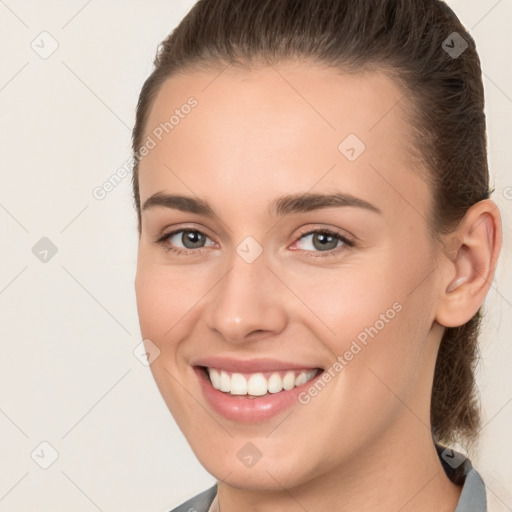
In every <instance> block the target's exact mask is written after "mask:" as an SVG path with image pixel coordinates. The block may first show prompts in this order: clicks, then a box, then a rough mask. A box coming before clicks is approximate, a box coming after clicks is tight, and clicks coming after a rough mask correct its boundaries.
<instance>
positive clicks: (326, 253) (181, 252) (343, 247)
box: [156, 228, 355, 258]
mask: <svg viewBox="0 0 512 512" xmlns="http://www.w3.org/2000/svg"><path fill="white" fill-rule="evenodd" d="M182 232H190V233H200V234H201V235H202V236H204V237H206V238H209V237H208V235H206V234H205V233H203V232H202V231H200V230H198V229H187V228H181V229H177V230H175V231H171V232H170V233H167V234H165V235H163V236H162V237H161V238H159V239H158V240H156V243H157V244H159V245H161V246H162V248H163V249H164V250H165V251H166V252H172V253H174V254H176V255H178V256H181V255H187V254H189V253H191V252H192V253H194V252H195V253H200V252H202V249H204V247H201V248H199V249H181V248H179V247H178V248H177V247H171V246H170V245H169V244H168V240H169V239H170V238H172V237H173V236H174V235H176V234H177V233H182ZM316 233H321V234H325V235H329V236H332V237H334V238H337V239H338V240H339V241H341V242H343V245H341V246H340V247H336V248H334V249H331V250H327V251H308V250H304V249H294V250H298V251H299V252H303V253H305V255H306V256H310V257H313V258H325V257H330V256H335V255H337V254H338V253H339V252H341V251H343V250H346V248H347V247H354V245H355V243H354V242H353V241H351V240H349V239H348V238H346V237H345V236H343V235H342V234H341V233H338V232H336V231H332V230H330V229H325V228H322V229H313V230H310V231H307V232H305V233H302V234H301V235H299V237H298V238H297V240H300V239H302V238H304V237H306V236H309V235H312V234H316ZM294 243H295V242H294ZM312 253H313V254H312Z"/></svg>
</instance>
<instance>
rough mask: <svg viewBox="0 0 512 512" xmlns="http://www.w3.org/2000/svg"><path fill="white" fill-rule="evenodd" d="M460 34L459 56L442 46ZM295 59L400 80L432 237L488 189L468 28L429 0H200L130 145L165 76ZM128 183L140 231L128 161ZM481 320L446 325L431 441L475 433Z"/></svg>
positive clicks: (173, 43)
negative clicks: (427, 190)
mask: <svg viewBox="0 0 512 512" xmlns="http://www.w3.org/2000/svg"><path fill="white" fill-rule="evenodd" d="M454 32H456V33H457V34H458V36H455V38H454V36H453V33H454ZM461 38H462V39H461ZM464 41H465V42H464ZM456 44H457V45H458V46H457V47H456V46H455V45H456ZM466 44H467V48H466V49H465V50H464V51H463V52H462V53H461V54H460V55H457V54H454V53H453V52H452V53H450V48H454V47H455V48H464V47H465V45H466ZM297 58H301V59H303V58H305V59H309V60H310V61H312V62H314V63H318V64H322V65H328V66H338V67H339V68H341V69H342V70H345V71H348V72H357V71H358V70H362V69H375V68H379V69H382V70H385V71H386V72H388V73H389V75H390V76H391V77H392V78H393V79H394V80H395V81H396V83H397V84H399V85H400V86H401V87H402V88H403V91H404V97H405V98H406V100H405V101H406V102H407V104H408V107H409V108H410V111H411V114H410V117H409V119H408V120H409V121H410V125H411V127H412V134H413V135H412V137H411V140H410V142H411V144H410V150H411V152H412V154H413V155H414V156H415V161H417V162H418V163H420V164H423V166H424V168H426V169H427V170H428V174H427V176H426V177H427V178H428V181H429V183H430V184H431V189H432V191H433V200H432V206H431V211H430V212H429V217H430V218H429V221H430V222H429V225H430V227H431V229H432V231H433V233H435V234H436V236H437V235H439V234H442V233H444V234H446V233H449V232H450V231H452V230H453V228H454V227H456V225H457V224H458V222H459V221H460V220H461V219H462V217H463V216H464V214H465V213H466V211H467V210H468V208H469V207H470V206H472V205H473V204H475V203H476V202H478V201H480V200H482V199H485V198H488V197H489V195H490V192H491V191H490V190H489V173H488V167H487V149H486V127H485V115H484V94H483V84H482V77H481V69H480V60H479V57H478V54H477V52H476V48H475V43H474V40H473V39H472V37H471V36H470V35H469V34H468V32H467V31H466V30H465V28H464V27H463V26H462V24H461V23H460V21H459V20H458V18H457V17H456V16H455V14H454V13H453V12H452V11H451V10H450V8H449V7H448V6H447V5H446V4H445V3H444V2H442V1H439V0H307V1H300V0H199V1H198V2H197V3H196V4H195V5H194V7H193V8H192V9H191V10H190V12H189V13H188V14H187V16H186V17H185V18H184V19H183V20H182V21H181V23H180V24H179V25H178V27H176V28H175V29H174V30H173V31H172V33H171V34H170V35H169V36H168V37H167V38H166V39H165V40H164V41H163V42H162V43H161V45H160V46H159V49H158V51H157V55H156V58H155V61H154V71H153V72H152V73H151V75H150V76H149V77H148V79H147V80H146V82H145V83H144V85H143V87H142V90H141V93H140V97H139V101H138V104H137V115H136V123H135V126H134V129H133V150H134V152H135V153H136V152H137V151H138V149H139V148H140V146H141V144H142V137H143V136H144V130H145V128H146V126H145V125H146V120H147V118H148V115H149V111H150V109H151V106H152V104H153V102H154V99H155V96H156V94H157V93H158V91H159V89H160V86H161V84H162V83H163V82H164V81H165V80H167V79H168V78H169V77H170V76H172V75H174V74H176V73H180V72H186V71H187V70H191V69H193V68H205V69H218V70H221V69H222V68H223V67H225V66H227V65H230V64H231V65H241V66H245V67H247V68H249V67H250V66H251V65H257V64H258V63H263V64H267V65H272V64H275V63H278V62H279V61H281V60H286V59H297ZM133 193H134V202H135V207H136V210H137V215H138V227H139V234H140V229H141V228H140V226H141V212H140V197H139V187H138V161H137V160H135V165H134V172H133ZM480 320H481V310H479V311H478V313H477V314H476V315H475V316H474V317H473V318H472V319H471V320H470V321H468V322H467V323H466V324H465V325H462V326H460V327H456V328H447V329H445V332H444V335H443V338H442V341H441V345H440V349H439V353H438V356H437V361H436V367H435V375H434V383H433V389H432V399H431V425H432V436H433V439H434V441H435V442H438V443H442V444H450V443H452V442H454V441H457V442H459V443H461V444H466V446H468V447H469V446H471V445H473V443H474V442H475V441H476V439H477V434H478V430H479V426H480V411H479V405H478V398H477V389H476V385H475V377H474V371H475V366H476V363H477V361H478V345H477V337H478V331H479V327H480Z"/></svg>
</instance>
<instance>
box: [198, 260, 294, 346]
mask: <svg viewBox="0 0 512 512" xmlns="http://www.w3.org/2000/svg"><path fill="white" fill-rule="evenodd" d="M230 263H231V266H230V269H229V271H228V272H227V274H226V275H225V276H224V277H223V278H222V279H221V281H220V282H219V283H218V284H217V285H216V286H215V288H214V289H213V290H212V292H211V293H210V294H209V297H210V300H209V302H208V305H207V307H206V311H205V318H206V324H207V326H208V328H209V329H211V330H214V331H216V332H217V333H218V334H219V335H220V336H221V337H222V338H223V340H224V341H227V342H229V343H232V344H240V343H244V342H247V341H249V340H256V339H261V338H266V337H268V336H272V335H276V334H279V333H280V332H281V331H282V330H284V328H285V326H286V322H287V313H286V306H285V304H286V297H285V295H286V289H285V287H284V286H283V285H282V283H281V282H280V281H279V279H277V278H276V276H275V275H274V273H273V272H272V271H271V270H269V268H268V267H267V264H266V260H265V258H264V255H263V254H262V255H261V256H260V257H258V258H257V259H256V260H255V261H253V262H252V263H247V262H246V261H244V260H243V259H242V258H241V257H239V256H238V254H236V253H235V254H234V255H233V258H232V259H231V261H230Z"/></svg>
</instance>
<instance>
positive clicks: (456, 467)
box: [171, 445, 487, 512]
mask: <svg viewBox="0 0 512 512" xmlns="http://www.w3.org/2000/svg"><path fill="white" fill-rule="evenodd" d="M436 450H437V454H438V455H439V459H440V461H441V464H442V465H443V468H444V470H445V472H446V474H447V475H448V478H449V479H450V480H451V481H452V482H453V483H455V484H457V485H462V486H463V487H462V493H461V495H460V498H459V502H458V504H457V508H456V509H455V511H454V512H487V502H486V495H485V485H484V483H483V481H482V478H481V477H480V475H479V474H478V473H477V471H476V470H475V469H474V468H473V466H472V464H471V461H470V460H469V459H468V458H466V457H464V456H463V455H462V454H460V453H458V452H455V451H453V450H450V449H447V448H444V447H441V446H439V445H436ZM216 494H217V484H215V485H214V486H213V487H210V489H207V490H206V491H204V492H202V493H201V494H198V495H197V496H195V497H194V498H192V499H190V500H188V501H187V502H185V503H183V504H182V505H180V506H179V507H177V508H175V509H173V510H171V512H208V509H209V508H210V506H211V504H212V503H213V500H214V499H215V496H216Z"/></svg>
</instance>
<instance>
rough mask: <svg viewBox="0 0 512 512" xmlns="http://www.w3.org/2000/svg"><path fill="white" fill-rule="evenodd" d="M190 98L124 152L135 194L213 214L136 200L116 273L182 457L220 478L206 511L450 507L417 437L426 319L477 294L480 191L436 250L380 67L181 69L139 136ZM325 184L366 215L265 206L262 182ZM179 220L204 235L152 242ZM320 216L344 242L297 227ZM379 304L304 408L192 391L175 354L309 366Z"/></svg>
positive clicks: (432, 330) (483, 275)
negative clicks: (133, 306)
mask: <svg viewBox="0 0 512 512" xmlns="http://www.w3.org/2000/svg"><path fill="white" fill-rule="evenodd" d="M299 93H300V94H299ZM190 96H194V97H195V98H196V99H197V100H198V105H197V107H196V108H195V109H194V110H193V111H192V112H191V113H190V114H189V115H188V116H187V117H186V118H185V119H183V120H181V122H180V124H179V125H178V126H176V127H175V128H174V130H172V131H171V132H170V133H169V134H168V135H166V136H165V137H164V138H163V140H162V141H161V142H159V144H158V145H157V146H156V147H155V148H154V149H152V150H151V152H150V153H149V154H148V155H147V156H146V157H145V158H144V159H143V160H142V161H141V163H140V197H141V204H144V202H145V201H146V199H147V198H149V197H150V196H151V195H153V194H155V193H157V192H165V193H175V194H183V195H187V196H191V197H198V198H201V199H203V200H205V201H207V202H208V203H209V204H210V205H211V207H212V209H213V210H214V212H215V214H216V216H215V217H213V218H209V217H205V216H203V215H199V214H191V213H185V212H181V211H178V210H175V209H170V208H165V207H155V208H150V209H148V210H146V211H144V212H143V213H142V225H141V233H140V240H139V249H138V251H139V252H138V265H137V275H136V282H135V286H136V295H137V307H138V312H139V319H140V326H141V332H142V335H143V338H145V339H150V340H151V342H152V343H153V344H154V345H156V346H157V347H158V349H159V350H160V355H159V356H158V357H157V358H156V359H155V360H154V362H153V363H152V364H151V371H152V373H153V376H154V378H155V381H156V383H157V385H158V387H159V390H160V392H161V394H162V396H163V398H164V400H165V402H166V404H167V406H168V407H169V409H170V411H171V413H172V414H173V416H174V418H175V420H176V422H177V424H178V425H179V427H180V428H181V430H182V431H183V433H184V435H185V436H186V438H187V440H188V442H189V443H190V446H191V447H192V449H193V451H194V453H195V454H196V456H197V457H198V459H199V461H200V462H201V464H202V465H203V466H204V467H205V468H206V470H207V471H208V472H210V473H211V474H212V475H214V476H215V477H216V478H217V479H218V480H219V481H221V483H220V485H219V492H218V496H217V501H216V504H217V505H218V502H220V505H221V509H222V512H232V511H235V510H248V511H259V512H266V511H271V510H280V511H284V512H288V511H290V512H291V511H296V510H303V509H305V510H308V511H315V510H370V509H378V510H380V511H383V512H387V511H390V512H391V511H393V512H396V511H397V510H401V511H402V512H404V511H413V510H414V511H416V512H417V511H420V512H421V511H430V510H436V511H453V510H454V509H455V507H456V504H457V501H458V499H459V496H460V491H461V489H460V488H459V487H457V486H455V485H453V484H452V483H451V482H450V481H449V479H448V478H447V477H446V476H445V474H444V471H443V469H442V466H441V464H440V462H439V458H438V456H437V454H436V452H435V449H434V445H433V443H432V439H431V435H430V423H429V409H430V392H431V386H432V380H433V371H434V363H435V357H436V354H437V351H438V347H439V342H440V339H441V336H442V333H443V326H454V325H461V324H463V323H464V322H466V321H467V320H469V319H470V318H471V316H472V315H473V314H474V313H475V312H476V311H477V310H478V308H479V306H480V305H481V303H482V302H483V300H484V298H485V295H486V294H487V291H488V290H489V286H490V282H491V281H492V278H493V274H494V269H495V266H496V258H497V255H498V252H499V248H500V243H501V224H500V217H499V212H498V209H497V208H496V205H495V204H494V203H493V202H492V201H490V200H486V201H482V202H480V203H478V204H477V205H475V206H474V207H472V208H471V209H470V210H469V211H468V213H467V215H466V217H465V218H464V220H463V222H462V223H461V224H460V226H459V228H458V229H457V231H456V232H455V233H453V234H452V235H450V236H446V237H444V238H443V239H442V240H443V242H444V243H445V244H448V245H449V247H450V251H449V252H448V251H446V249H445V246H444V245H443V244H436V243H435V242H434V241H433V238H432V237H431V235H430V232H429V226H428V221H427V211H428V207H429V204H430V202H431V200H432V198H431V195H432V194H431V191H430V190H429V187H428V185H427V183H426V182H425V181H424V180H423V179H422V176H421V173H418V172H413V171H412V164H411V158H410V156H409V153H408V151H407V149H406V146H405V142H404V141H405V140H406V137H407V134H408V133H409V132H410V129H409V126H408V124H407V122H406V120H405V115H404V112H405V110H404V109H406V108H407V105H406V104H405V102H400V104H397V102H398V100H400V98H402V96H403V92H402V91H401V90H400V89H398V87H397V86H395V84H394V83H393V82H392V81H391V80H390V79H389V78H388V77H387V76H386V75H385V74H384V73H382V72H377V71H372V72H367V73H358V74H343V73H341V72H340V71H336V70H334V69H333V68H321V67H319V66H315V65H313V64H308V63H303V62H302V63H298V62H295V63H293V62H290V63H282V64H280V65H279V67H275V68H274V67H270V66H266V67H260V68H257V69H252V70H241V69H239V68H234V67H228V68H227V69H225V70H224V71H223V72H222V73H221V74H219V73H218V72H213V71H205V70H202V71H201V70H194V71H188V72H186V73H184V74H182V75H179V76H175V77H172V78H171V79H169V80H167V81H166V82H165V83H164V85H163V86H162V87H161V89H160V91H159V93H158V95H157V97H156V100H155V103H154V104H153V108H152V110H151V112H150V116H149V119H148V122H147V126H146V128H147V129H146V135H148V134H150V133H151V130H152V129H153V128H154V127H156V126H158V125H159V124H160V123H161V122H165V121H166V120H167V119H168V118H169V112H172V111H173V110H174V109H176V108H179V107H180V105H182V104H184V103H185V102H186V101H187V99H188V98H189V97H190ZM350 133H353V134H356V135H357V136H358V137H359V139H361V140H362V141H363V142H364V144H365V145H366V150H365V151H364V152H363V153H362V154H361V155H360V156H359V157H358V158H357V159H356V160H355V161H353V162H350V161H349V160H347V158H345V156H344V155H343V154H342V153H341V152H340V151H339V150H338V146H339V144H340V142H341V141H342V140H343V139H345V137H346V136H347V135H348V134H350ZM333 191H338V192H343V193H348V194H351V195H353V196H355V197H358V198H360V199H363V200H365V201H368V202H370V203H372V204H373V205H375V206H376V207H377V208H379V209H380V210H381V213H375V212H372V211H369V210H365V209H362V208H357V207H330V208H323V209H319V210H315V211H311V212H307V213H298V214H297V213H292V214H287V215H285V216H282V217H277V218H275V217H271V216H269V214H268V212H267V209H268V207H269V205H270V203H271V202H272V201H273V200H274V199H276V198H277V197H279V196H281V195H285V194H290V193H300V192H317V193H328V192H333ZM179 228H181V229H186V228H187V229H192V230H194V229H196V230H199V231H201V232H202V233H204V234H205V235H207V237H208V238H207V239H206V243H205V246H204V247H203V248H202V249H199V250H198V249H189V250H188V252H187V253H186V254H181V255H178V254H174V253H172V252H169V251H166V250H164V247H163V246H162V245H161V244H158V243H156V240H157V239H158V238H160V237H161V236H162V235H164V234H166V233H170V232H171V231H173V230H176V229H179ZM322 228H324V229H325V228H328V229H330V230H335V231H337V232H339V233H340V234H341V235H343V236H346V237H347V238H349V239H350V240H352V241H354V242H355V245H354V246H353V247H350V246H347V245H342V244H341V243H340V245H339V246H338V247H342V248H341V250H340V249H339V248H337V249H332V248H331V249H329V251H330V254H331V255H330V256H329V251H322V250H321V248H318V245H317V246H314V245H313V241H312V237H311V236H306V237H302V238H301V236H302V234H304V233H306V232H307V231H308V230H310V229H319V230H321V229H322ZM248 236H252V237H253V238H254V239H255V240H257V242H258V243H259V245H260V246H261V248H262V249H263V252H262V254H261V255H260V256H259V257H258V258H257V259H256V260H255V261H254V262H253V263H250V264H248V263H247V262H246V261H244V260H243V259H242V258H241V257H240V256H239V255H238V254H237V252H236V248H237V246H238V245H239V244H240V243H241V242H242V240H244V239H245V238H246V237H248ZM172 240H173V242H174V243H175V246H177V247H179V248H182V249H183V248H184V247H185V246H183V242H182V239H181V237H180V236H175V237H174V238H173V239H172ZM167 244H168V246H170V245H171V243H170V242H169V241H168V242H167ZM333 245H334V244H333ZM329 247H333V246H329ZM301 249H302V251H301ZM185 250H186V249H185ZM193 251H196V252H193ZM336 251H338V252H337V253H336ZM308 253H309V254H310V256H308V255H307V254H308ZM311 254H313V256H311ZM315 255H316V256H317V257H315ZM453 283H455V285H454V284H453ZM396 302H399V303H400V304H401V306H402V310H401V311H400V312H399V313H397V314H396V316H395V318H393V319H392V320H390V321H389V322H388V323H386V325H385V327H384V328H383V329H381V330H380V331H379V333H378V335H377V336H375V337H374V338H373V339H370V340H369V342H368V344H367V346H366V347H364V348H363V349H362V350H361V351H360V352H359V353H358V354H357V355H356V356H354V358H353V359H352V360H351V361H350V363H349V364H347V365H346V367H345V368H344V369H343V371H341V372H339V373H338V374H337V375H336V377H335V378H333V379H332V380H331V382H329V383H328V385H326V387H325V388H324V389H323V390H322V391H321V392H320V393H319V394H318V395H317V396H316V397H314V398H313V399H312V400H311V401H310V403H309V404H307V405H301V404H299V403H297V404H295V405H294V406H293V407H292V408H291V409H288V410H286V411H284V412H283V413H281V414H279V415H278V416H276V417H273V418H271V419H270V420H265V421H262V422H259V423H254V424H241V423H238V422H236V421H233V420H227V419H225V418H224V417H222V416H220V415H218V414H217V413H216V412H215V411H214V410H213V409H212V408H211V407H210V406H209V404H208V402H207V401H206V400H205V398H204V396H203V395H202V392H201V389H200V386H199V382H198V379H197V377H196V375H195V373H194V372H193V370H192V367H191V364H193V362H194V359H197V358H198V357H199V356H201V357H204V356H213V355H222V356H228V357H233V358H237V359H251V358H255V357H270V358H276V359H282V360H289V361H294V362H298V363H305V364H306V365H313V366H318V367H322V368H329V367H330V366H332V364H333V362H334V361H335V358H336V355H340V354H344V353H345V351H346V350H348V348H349V347H350V344H351V342H352V341H353V340H354V339H356V337H357V335H358V334H359V333H361V332H362V331H364V329H365V328H367V327H369V326H372V325H374V324H375V322H376V321H377V320H378V319H379V318H380V315H381V314H383V313H385V312H386V310H388V309H389V308H391V307H392V305H393V304H394V303H396ZM290 412H291V414H290ZM247 442H251V443H253V444H254V445H255V446H256V447H257V448H258V450H259V451H260V452H261V455H262V456H261V459H260V460H259V461H258V462H257V464H255V465H254V466H253V467H251V468H248V467H246V466H245V465H244V464H242V463H241V462H240V460H239V459H238V457H237V453H238V451H239V450H240V449H241V448H242V447H243V446H244V445H245V444H246V443H247ZM301 507H302V508H301Z"/></svg>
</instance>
